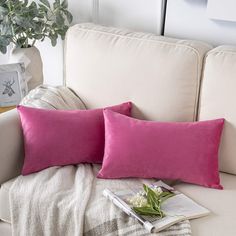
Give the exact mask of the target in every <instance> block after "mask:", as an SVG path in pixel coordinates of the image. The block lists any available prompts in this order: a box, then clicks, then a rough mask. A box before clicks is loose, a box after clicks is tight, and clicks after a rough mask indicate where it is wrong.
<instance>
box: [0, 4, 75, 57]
mask: <svg viewBox="0 0 236 236" xmlns="http://www.w3.org/2000/svg"><path fill="white" fill-rule="evenodd" d="M72 20H73V17H72V14H71V13H70V12H69V11H68V3H67V0H55V2H54V3H53V4H52V5H51V4H50V3H49V1H48V0H39V3H36V2H35V1H32V2H31V3H29V2H28V0H1V1H0V52H2V53H6V51H7V46H8V45H9V44H10V43H13V44H15V45H16V46H17V47H21V48H28V47H29V46H34V44H35V43H36V41H38V40H40V41H44V39H45V38H49V39H50V40H51V44H52V46H55V45H56V44H57V39H58V37H59V36H61V38H62V39H64V38H65V34H66V31H67V30H68V27H69V24H70V23H71V22H72Z"/></svg>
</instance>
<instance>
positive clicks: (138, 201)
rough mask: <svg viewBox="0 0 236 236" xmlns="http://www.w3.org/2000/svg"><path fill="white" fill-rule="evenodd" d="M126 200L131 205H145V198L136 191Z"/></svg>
mask: <svg viewBox="0 0 236 236" xmlns="http://www.w3.org/2000/svg"><path fill="white" fill-rule="evenodd" d="M128 202H129V203H130V204H131V205H132V206H133V207H144V206H146V205H147V199H146V198H145V197H144V196H142V195H141V194H140V193H137V194H136V195H134V196H133V197H131V198H129V199H128Z"/></svg>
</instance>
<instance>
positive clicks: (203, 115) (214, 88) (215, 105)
mask: <svg viewBox="0 0 236 236" xmlns="http://www.w3.org/2000/svg"><path fill="white" fill-rule="evenodd" d="M199 105H200V106H199V120H206V119H216V118H219V117H223V118H225V126H224V131H223V134H222V139H221V140H222V142H221V147H220V155H219V165H220V170H221V171H223V172H227V173H231V174H236V47H229V46H220V47H217V48H215V49H214V50H212V51H210V52H209V53H208V55H207V56H206V61H205V68H204V73H203V79H202V86H201V95H200V104H199Z"/></svg>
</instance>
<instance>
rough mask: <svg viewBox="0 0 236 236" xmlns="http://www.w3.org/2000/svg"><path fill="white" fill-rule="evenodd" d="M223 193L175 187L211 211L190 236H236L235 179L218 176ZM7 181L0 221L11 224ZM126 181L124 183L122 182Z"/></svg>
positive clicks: (0, 193) (197, 221)
mask: <svg viewBox="0 0 236 236" xmlns="http://www.w3.org/2000/svg"><path fill="white" fill-rule="evenodd" d="M220 176H221V182H222V184H223V186H224V190H216V189H209V188H205V187H200V186H196V185H191V184H182V183H181V184H178V185H176V186H175V188H176V189H177V190H179V191H181V192H183V193H185V194H186V195H188V196H189V197H191V198H192V199H194V200H195V201H196V202H198V203H200V204H202V205H203V206H205V207H206V208H208V209H209V210H210V211H211V214H210V215H209V216H206V217H203V218H200V219H195V220H191V226H192V231H193V236H222V235H227V236H233V235H236V227H235V212H236V203H235V199H236V176H234V175H230V174H225V173H221V175H220ZM13 181H14V179H13V180H10V181H8V182H6V183H5V184H3V185H2V186H1V188H0V219H2V220H4V221H5V222H9V223H10V204H9V189H10V187H11V185H12V183H13ZM124 181H125V180H124Z"/></svg>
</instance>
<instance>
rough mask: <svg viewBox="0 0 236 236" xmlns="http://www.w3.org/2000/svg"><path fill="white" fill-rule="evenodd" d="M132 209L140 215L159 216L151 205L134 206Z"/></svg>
mask: <svg viewBox="0 0 236 236" xmlns="http://www.w3.org/2000/svg"><path fill="white" fill-rule="evenodd" d="M133 210H134V211H135V212H136V213H138V214H140V215H151V216H161V213H160V212H159V211H156V210H154V209H152V208H151V207H134V208H133Z"/></svg>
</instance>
